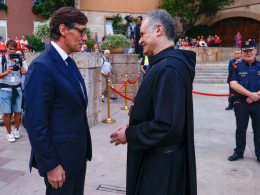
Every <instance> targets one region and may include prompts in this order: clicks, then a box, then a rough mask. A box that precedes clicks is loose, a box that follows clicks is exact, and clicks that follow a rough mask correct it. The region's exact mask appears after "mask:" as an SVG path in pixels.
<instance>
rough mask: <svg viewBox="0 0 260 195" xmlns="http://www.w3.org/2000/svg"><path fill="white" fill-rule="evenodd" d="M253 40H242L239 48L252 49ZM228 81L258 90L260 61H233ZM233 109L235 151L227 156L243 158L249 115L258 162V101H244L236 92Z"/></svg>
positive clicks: (259, 147) (259, 88) (259, 106)
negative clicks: (235, 127)
mask: <svg viewBox="0 0 260 195" xmlns="http://www.w3.org/2000/svg"><path fill="white" fill-rule="evenodd" d="M255 46H256V44H255V42H253V41H246V42H242V44H241V49H242V50H247V49H254V48H255ZM229 81H237V82H238V83H239V84H240V85H242V86H243V87H244V88H245V89H247V90H248V91H250V92H258V91H260V62H258V61H256V60H255V61H254V62H253V63H252V64H251V65H249V64H248V63H247V62H246V61H241V62H235V63H233V66H232V67H231V70H230V73H229ZM234 95H235V104H234V111H235V116H236V125H237V129H236V148H235V150H234V151H235V153H234V154H233V155H232V156H230V157H229V158H228V160H230V161H234V160H238V159H240V158H243V153H244V151H245V147H246V131H247V127H248V122H249V117H251V119H252V127H253V131H254V144H255V155H256V156H257V160H258V161H259V162H260V101H257V102H253V103H251V104H249V103H247V102H246V99H247V97H246V96H244V95H242V94H240V93H238V92H236V91H235V93H234Z"/></svg>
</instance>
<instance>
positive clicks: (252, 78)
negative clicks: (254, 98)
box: [235, 61, 260, 99]
mask: <svg viewBox="0 0 260 195" xmlns="http://www.w3.org/2000/svg"><path fill="white" fill-rule="evenodd" d="M237 72H238V75H237V76H238V83H239V84H240V85H242V86H243V87H244V88H246V89H247V90H248V91H251V92H257V91H259V90H260V63H259V62H258V61H255V62H254V64H252V65H251V66H250V65H247V64H246V63H245V62H241V63H238V64H237ZM235 96H236V98H242V99H245V98H246V96H244V95H241V94H239V93H237V92H235Z"/></svg>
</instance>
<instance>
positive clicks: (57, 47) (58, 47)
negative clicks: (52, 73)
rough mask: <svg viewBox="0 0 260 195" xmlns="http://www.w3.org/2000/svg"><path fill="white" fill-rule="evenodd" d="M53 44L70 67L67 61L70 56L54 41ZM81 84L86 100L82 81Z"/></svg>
mask: <svg viewBox="0 0 260 195" xmlns="http://www.w3.org/2000/svg"><path fill="white" fill-rule="evenodd" d="M51 44H52V46H53V47H54V48H55V49H56V50H57V52H58V53H59V54H60V56H61V58H62V59H63V61H64V62H65V64H66V65H67V66H68V63H67V61H66V59H67V58H68V57H69V55H68V54H67V53H66V52H65V51H64V50H63V49H61V48H60V46H58V45H57V44H56V43H55V42H54V41H52V42H51ZM79 84H80V87H81V90H82V93H83V95H84V98H85V99H86V96H85V93H84V90H83V86H82V84H81V82H80V81H79Z"/></svg>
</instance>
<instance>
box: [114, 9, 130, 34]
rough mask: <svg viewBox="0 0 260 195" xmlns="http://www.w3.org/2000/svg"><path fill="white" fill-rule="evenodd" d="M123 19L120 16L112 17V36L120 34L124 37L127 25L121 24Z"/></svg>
mask: <svg viewBox="0 0 260 195" xmlns="http://www.w3.org/2000/svg"><path fill="white" fill-rule="evenodd" d="M123 21H124V20H123V18H122V16H121V15H120V14H116V15H114V18H113V21H112V27H113V30H114V34H122V35H125V32H126V29H127V24H124V23H123Z"/></svg>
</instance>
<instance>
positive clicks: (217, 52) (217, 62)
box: [215, 50, 218, 64]
mask: <svg viewBox="0 0 260 195" xmlns="http://www.w3.org/2000/svg"><path fill="white" fill-rule="evenodd" d="M215 64H218V50H216V63H215Z"/></svg>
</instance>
